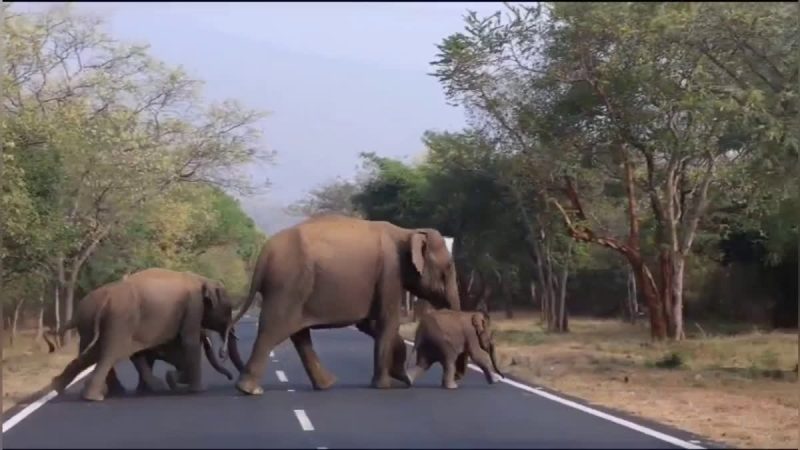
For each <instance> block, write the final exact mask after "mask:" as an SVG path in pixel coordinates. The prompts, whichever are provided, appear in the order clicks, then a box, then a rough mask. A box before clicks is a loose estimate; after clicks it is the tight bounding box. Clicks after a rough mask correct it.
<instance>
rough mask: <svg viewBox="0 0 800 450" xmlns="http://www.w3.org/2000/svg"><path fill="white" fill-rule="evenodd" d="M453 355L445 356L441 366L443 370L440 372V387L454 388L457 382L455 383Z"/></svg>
mask: <svg viewBox="0 0 800 450" xmlns="http://www.w3.org/2000/svg"><path fill="white" fill-rule="evenodd" d="M455 359H456V358H455V357H454V356H453V357H451V356H448V357H446V358H445V360H444V362H443V363H442V366H443V368H444V371H443V373H442V387H444V388H445V389H456V388H457V387H458V384H456V380H455V375H456V361H455Z"/></svg>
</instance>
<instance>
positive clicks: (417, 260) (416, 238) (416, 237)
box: [411, 231, 428, 273]
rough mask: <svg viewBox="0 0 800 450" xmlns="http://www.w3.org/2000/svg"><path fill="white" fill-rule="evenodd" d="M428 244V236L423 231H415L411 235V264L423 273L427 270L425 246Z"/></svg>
mask: <svg viewBox="0 0 800 450" xmlns="http://www.w3.org/2000/svg"><path fill="white" fill-rule="evenodd" d="M427 242H428V235H426V234H425V232H422V231H415V232H414V234H412V235H411V262H412V263H414V267H415V268H416V269H417V272H419V273H422V269H424V268H425V246H426V244H427Z"/></svg>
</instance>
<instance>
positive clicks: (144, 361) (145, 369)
mask: <svg viewBox="0 0 800 450" xmlns="http://www.w3.org/2000/svg"><path fill="white" fill-rule="evenodd" d="M130 359H131V362H132V363H133V366H134V367H135V368H136V372H137V373H138V374H139V384H138V386H136V391H137V392H156V391H160V390H165V389H166V385H165V384H164V382H163V381H161V380H159V379H158V378H156V376H155V375H153V365H154V364H155V361H156V357H155V355H153V354H151V353H149V352H148V353H144V354H143V353H137V354H135V355H133V356H131V358H130Z"/></svg>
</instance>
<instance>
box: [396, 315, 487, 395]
mask: <svg viewBox="0 0 800 450" xmlns="http://www.w3.org/2000/svg"><path fill="white" fill-rule="evenodd" d="M492 336H493V332H492V329H491V326H490V323H489V316H488V314H485V313H483V312H469V311H446V310H439V311H431V312H430V313H428V314H426V315H425V316H423V317H422V319H420V322H419V326H418V327H417V332H416V336H415V338H414V350H415V351H416V353H417V362H416V366H415V367H414V368H412V369H411V370H410V371H409V378H410V379H411V381H412V383H413V381H414V380H415V379H416V378H418V377H419V376H420V375H422V374H423V373H424V372H425V371H426V370H428V369H429V368H430V367H431V365H433V364H434V363H440V364H442V367H443V368H444V371H443V375H442V387H444V388H446V389H456V388H457V387H458V385H457V384H456V360H457V359H458V358H459V357H463V358H464V361H465V362H466V356H469V357H470V358H472V360H473V361H475V363H476V364H477V365H478V367H480V368H481V370H482V371H483V374H484V375H485V376H486V382H487V383H489V384H493V383H495V382H496V381H497V379H496V378H495V376H494V374H492V371H491V368H494V370H495V372H497V373H498V374H499V375H500V376H503V374H502V373H501V372H500V370H499V369H498V368H497V362H496V358H495V350H494V341H493V338H492ZM490 364H491V366H490Z"/></svg>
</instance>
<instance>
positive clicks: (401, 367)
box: [356, 319, 411, 387]
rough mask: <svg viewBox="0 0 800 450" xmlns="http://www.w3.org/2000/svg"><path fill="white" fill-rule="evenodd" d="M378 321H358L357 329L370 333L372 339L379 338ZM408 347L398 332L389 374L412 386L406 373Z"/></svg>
mask: <svg viewBox="0 0 800 450" xmlns="http://www.w3.org/2000/svg"><path fill="white" fill-rule="evenodd" d="M376 323H377V321H375V320H370V319H364V320H362V321H360V322H357V323H356V329H358V330H359V331H361V332H362V333H364V334H366V335H368V336H369V337H371V338H372V339H377V333H376V330H375V327H376V325H375V324H376ZM407 353H408V349H407V348H406V343H405V341H404V340H403V338H402V337H401V336H400V335H399V334H398V335H397V337H396V338H395V339H394V342H393V343H392V363H391V367H390V368H389V376H390V377H392V378H394V379H395V380H397V381H401V382H403V383H405V385H406V386H409V387H410V386H411V379H410V378H409V376H408V373H406V356H407Z"/></svg>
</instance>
